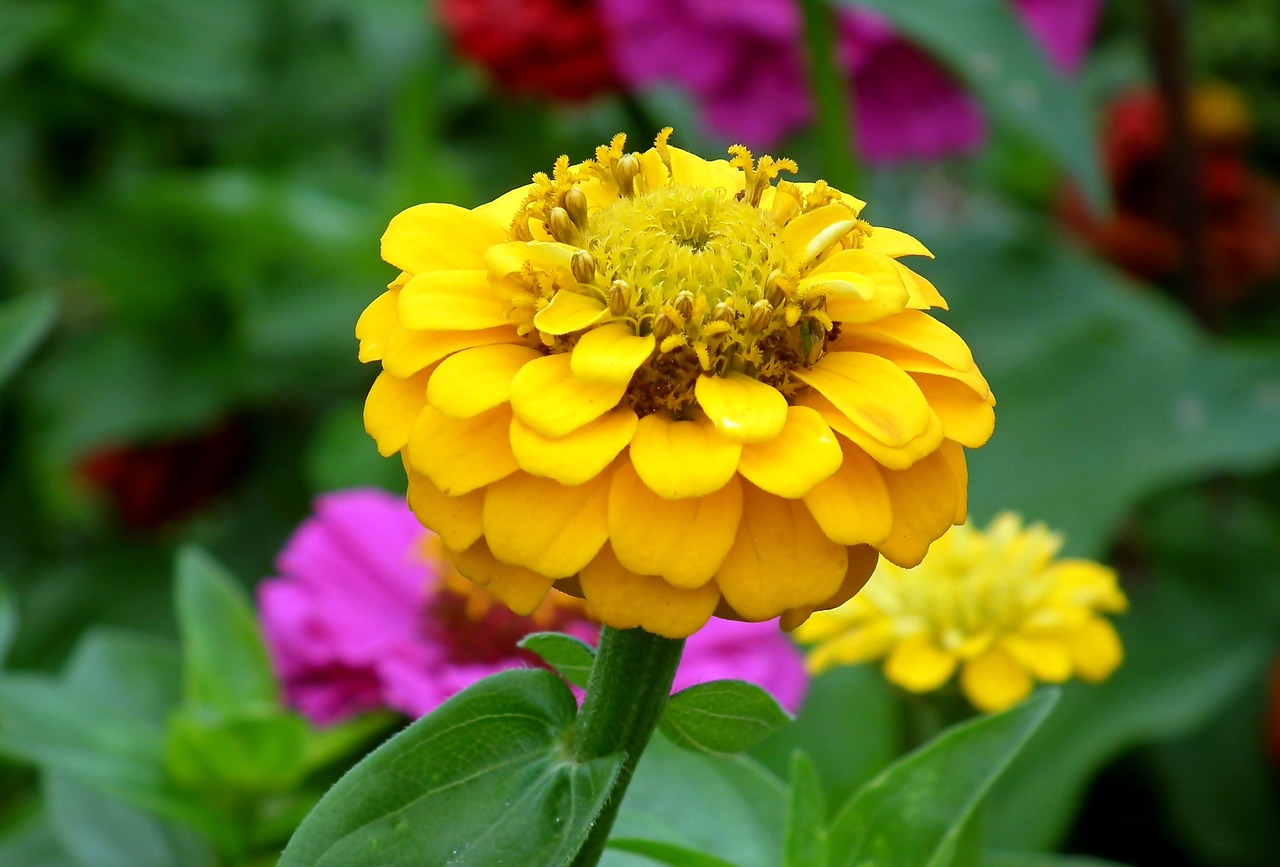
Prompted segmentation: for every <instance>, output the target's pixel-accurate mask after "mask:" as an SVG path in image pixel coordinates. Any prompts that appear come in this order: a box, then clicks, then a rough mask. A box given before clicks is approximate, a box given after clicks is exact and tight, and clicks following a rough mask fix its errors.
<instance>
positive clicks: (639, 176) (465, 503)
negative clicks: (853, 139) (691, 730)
mask: <svg viewBox="0 0 1280 867" xmlns="http://www.w3.org/2000/svg"><path fill="white" fill-rule="evenodd" d="M669 133H670V131H669V130H664V131H663V133H662V134H660V135H659V136H658V138H657V141H656V142H655V144H654V147H652V148H651V149H649V150H647V151H645V152H643V153H636V152H631V153H629V152H627V151H626V149H625V144H626V141H625V138H624V137H622V136H617V137H615V138H614V140H613V141H612V142H610V143H609V144H608V145H604V146H601V147H600V148H598V149H597V151H596V155H595V159H593V160H588V161H586V162H583V163H579V164H576V165H572V164H570V163H569V160H568V158H567V157H561V158H560V159H559V160H558V161H557V162H556V165H555V168H554V171H553V172H552V173H551V174H550V175H545V174H539V175H535V176H534V179H533V182H532V183H531V184H529V185H528V186H526V187H523V188H521V189H518V190H513V191H512V192H511V193H509V194H507V195H505V196H502V197H500V198H499V199H497V200H495V201H493V202H491V203H489V204H487V205H483V206H481V207H479V208H476V209H474V210H470V211H468V210H464V209H462V208H457V207H453V206H450V205H437V204H427V205H419V206H416V207H414V208H410V209H409V210H407V211H405V212H403V213H401V214H400V215H398V216H397V217H396V218H395V219H393V220H392V222H391V225H390V226H389V227H388V229H387V232H386V234H385V235H384V236H383V256H384V258H385V259H386V260H387V261H388V262H390V263H391V264H392V265H395V266H396V267H398V268H400V269H401V272H402V273H401V274H400V276H399V277H398V278H397V279H396V280H394V281H392V283H391V284H390V286H389V287H388V290H387V292H386V293H384V294H383V295H382V296H381V297H379V298H378V299H377V300H375V301H374V302H373V303H372V304H371V305H370V306H369V308H368V309H367V310H366V311H365V313H364V314H363V315H362V317H361V319H360V322H359V324H358V325H357V328H356V334H357V336H358V337H359V338H360V341H361V349H360V357H361V359H362V360H364V361H374V360H378V361H381V362H382V366H383V372H382V374H381V375H380V376H379V377H378V379H377V381H376V382H375V383H374V385H373V387H372V388H371V390H370V393H369V399H368V401H367V402H366V407H365V423H366V427H367V428H368V430H369V432H370V434H372V435H373V437H374V438H375V440H376V441H377V443H378V447H379V449H380V451H382V453H383V454H387V455H390V454H394V453H396V452H399V453H401V456H402V458H403V460H404V464H405V467H406V470H407V473H408V477H409V502H410V505H411V506H412V507H413V509H414V511H415V512H416V513H417V515H418V517H419V518H420V519H421V520H422V522H423V523H424V524H425V525H426V526H428V527H430V528H431V529H433V530H436V531H437V532H438V533H439V534H440V536H441V538H442V539H443V541H444V543H445V545H446V547H447V549H448V551H449V552H450V554H449V556H450V557H451V558H452V559H453V561H454V563H455V565H456V566H457V568H458V569H459V571H460V572H461V573H462V574H463V575H466V576H467V577H468V578H470V579H471V580H473V581H475V582H477V583H479V584H482V585H487V586H490V587H491V588H492V589H493V590H494V592H495V593H496V594H497V595H498V596H499V597H500V598H502V599H503V601H504V602H506V603H507V604H508V605H510V606H512V607H513V608H515V609H516V610H523V609H528V608H530V606H534V605H536V604H537V602H538V600H540V599H541V598H542V596H543V595H544V594H545V593H546V591H547V589H548V588H549V587H551V586H552V585H553V584H558V585H559V586H561V587H562V588H563V589H567V590H569V591H570V592H575V593H579V594H583V595H585V597H586V598H587V600H588V601H589V602H590V603H591V605H592V608H593V609H594V610H595V612H596V613H597V615H598V616H599V617H600V619H601V620H602V621H603V622H604V623H606V624H608V625H610V626H614V627H618V628H630V627H634V626H643V627H645V628H646V629H649V630H650V631H652V632H655V633H659V634H662V635H667V636H671V637H679V636H684V635H688V634H690V633H691V632H693V631H695V630H697V629H698V628H699V627H700V626H701V625H702V624H703V623H704V622H705V621H706V620H707V618H708V617H710V616H711V615H712V613H717V614H720V615H722V616H727V617H736V618H740V619H745V620H757V621H758V620H766V619H770V618H773V617H777V616H780V615H781V616H783V617H784V618H785V622H786V624H787V625H793V624H795V623H798V622H800V621H802V620H803V619H804V618H805V617H806V616H808V615H809V614H810V613H811V612H812V611H814V610H816V609H818V608H822V607H829V606H832V605H836V604H839V603H840V602H842V601H844V600H845V599H847V598H849V597H850V596H851V595H852V594H853V593H855V592H856V591H857V589H858V587H860V586H861V584H862V582H863V581H864V580H865V579H866V577H867V576H868V575H869V574H870V571H871V569H872V568H873V567H874V564H875V561H876V556H877V552H879V553H881V554H883V555H884V556H886V557H888V558H890V559H891V560H893V561H895V562H900V563H904V564H912V563H915V562H919V560H920V559H921V558H922V557H923V556H924V553H925V551H926V550H927V549H928V546H929V544H930V543H931V542H932V541H933V540H934V539H936V538H937V537H938V536H940V535H941V534H942V533H943V532H944V531H945V530H946V529H947V528H948V527H950V526H951V525H952V524H953V523H956V522H961V521H963V520H964V514H965V487H966V471H965V459H964V447H976V446H979V445H981V444H982V443H983V442H985V441H986V439H987V438H988V437H989V436H990V434H991V431H992V427H993V425H994V414H993V412H992V407H993V406H994V403H995V401H994V398H993V397H992V396H991V391H990V389H989V388H988V386H987V383H986V381H985V380H984V379H983V377H982V375H981V373H980V372H979V371H978V369H977V367H976V366H975V364H974V362H973V359H972V356H971V355H970V353H969V350H968V348H967V347H966V346H965V344H964V342H963V340H961V339H960V338H959V337H958V336H957V335H956V334H954V333H953V332H952V331H950V330H949V329H948V328H946V327H945V326H944V325H942V324H941V323H939V322H938V321H937V320H935V319H933V318H932V317H931V316H930V315H929V314H928V313H927V312H925V311H926V310H928V309H929V308H931V307H942V308H945V302H944V301H943V300H942V297H941V296H940V295H939V294H938V292H937V290H936V289H935V288H934V287H933V285H932V284H931V283H929V282H928V281H927V280H925V279H924V278H922V277H920V276H919V275H918V274H916V273H915V272H913V271H911V270H910V269H909V268H907V267H906V266H905V265H903V264H902V263H901V262H899V261H898V259H899V258H901V257H904V256H912V255H924V256H927V255H929V253H928V251H927V250H926V249H925V248H924V247H923V246H922V245H921V244H920V243H919V242H918V241H916V240H915V239H914V238H911V237H910V236H908V235H905V234H903V233H901V232H897V231H894V230H892V229H886V228H877V227H873V226H871V225H870V224H869V223H866V222H865V221H864V220H862V219H861V217H860V216H859V215H860V212H861V210H862V207H863V203H862V202H860V201H858V200H857V199H855V198H853V197H852V196H848V195H846V194H844V193H841V192H839V191H837V190H834V189H832V188H831V187H829V186H828V185H827V184H825V183H824V182H822V181H818V182H816V183H794V182H791V181H786V180H779V179H778V175H779V173H781V172H788V173H794V172H795V171H796V166H795V165H794V163H791V162H790V161H789V160H774V159H772V158H770V157H762V158H760V159H759V160H756V159H754V158H753V157H752V156H751V154H750V153H748V152H747V151H746V149H745V148H742V147H734V148H731V149H730V154H731V159H730V160H728V161H725V160H715V161H706V160H702V159H700V158H699V157H696V156H694V155H693V154H690V153H687V152H685V151H682V150H680V149H678V148H675V147H672V146H670V145H669V144H668V143H667V138H668V135H669Z"/></svg>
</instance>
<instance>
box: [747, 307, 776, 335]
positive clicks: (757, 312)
mask: <svg viewBox="0 0 1280 867" xmlns="http://www.w3.org/2000/svg"><path fill="white" fill-rule="evenodd" d="M772 321H773V305H772V304H770V303H769V302H768V301H757V302H756V303H755V304H752V305H751V313H750V314H748V315H747V329H748V330H749V331H754V332H756V333H757V334H759V333H761V332H763V331H764V330H765V329H767V328H768V327H769V323H770V322H772Z"/></svg>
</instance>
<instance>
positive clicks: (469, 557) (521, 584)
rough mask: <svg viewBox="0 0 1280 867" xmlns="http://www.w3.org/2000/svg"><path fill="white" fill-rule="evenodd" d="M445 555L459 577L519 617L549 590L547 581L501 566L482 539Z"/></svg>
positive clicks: (526, 612) (549, 583) (539, 603)
mask: <svg viewBox="0 0 1280 867" xmlns="http://www.w3.org/2000/svg"><path fill="white" fill-rule="evenodd" d="M447 553H448V557H449V561H450V562H451V563H453V567H454V568H455V569H457V570H458V573H459V574H460V575H462V576H463V577H464V578H467V579H469V580H470V581H472V582H474V583H476V584H479V585H480V586H481V587H485V588H487V589H488V590H489V592H491V593H492V594H493V595H494V596H497V597H498V598H499V599H500V600H502V604H504V605H506V606H507V607H508V608H510V609H511V610H512V611H514V612H515V613H516V614H519V615H521V616H524V617H527V616H529V615H530V614H532V613H533V612H534V609H536V608H537V607H538V606H539V605H541V604H542V600H543V599H544V598H545V597H546V595H547V591H548V590H550V589H551V584H552V580H551V579H550V578H548V577H547V576H545V575H539V574H538V573H537V572H533V571H531V570H529V569H524V568H522V567H520V566H511V565H508V564H506V563H503V562H502V561H500V560H498V559H497V558H496V557H494V556H493V554H492V553H490V551H489V548H488V546H487V545H485V542H484V540H483V539H481V540H480V541H479V542H476V543H475V544H474V545H472V546H471V547H470V548H468V549H466V550H465V551H448V552H447Z"/></svg>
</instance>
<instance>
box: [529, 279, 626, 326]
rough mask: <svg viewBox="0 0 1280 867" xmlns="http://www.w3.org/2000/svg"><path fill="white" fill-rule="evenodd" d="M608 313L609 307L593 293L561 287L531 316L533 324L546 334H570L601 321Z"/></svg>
mask: <svg viewBox="0 0 1280 867" xmlns="http://www.w3.org/2000/svg"><path fill="white" fill-rule="evenodd" d="M608 315H609V307H608V305H606V304H605V303H604V302H603V301H601V300H600V299H599V298H597V297H595V296H594V295H586V294H579V293H577V292H569V291H566V290H564V289H561V290H560V291H559V292H557V293H556V294H555V296H554V297H552V299H551V303H550V304H548V305H547V306H546V307H543V308H542V309H541V310H539V311H538V312H537V314H536V315H535V316H534V317H533V324H534V326H536V327H537V329H538V330H539V331H542V332H544V333H546V334H554V335H560V334H572V333H573V332H575V331H581V330H582V329H584V328H590V327H591V326H592V325H595V324H596V323H598V322H600V321H602V320H603V319H604V318H605V317H607V316H608Z"/></svg>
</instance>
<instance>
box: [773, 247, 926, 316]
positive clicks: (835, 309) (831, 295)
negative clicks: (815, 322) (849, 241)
mask: <svg viewBox="0 0 1280 867" xmlns="http://www.w3.org/2000/svg"><path fill="white" fill-rule="evenodd" d="M896 266H897V263H896V262H894V261H893V260H892V259H890V258H888V257H887V256H882V255H880V254H879V253H872V252H868V251H867V250H862V249H855V250H843V251H841V252H839V253H836V254H835V255H834V256H832V257H831V258H829V259H827V260H825V261H824V262H823V263H822V264H821V265H818V266H817V267H816V268H814V269H813V270H812V271H810V272H809V275H808V276H806V277H805V278H804V279H803V280H801V281H800V284H799V290H800V291H801V293H804V294H808V293H812V292H821V293H823V294H825V295H826V296H827V304H826V310H827V314H828V315H829V316H830V317H831V318H832V319H834V320H836V321H837V322H872V321H875V320H877V319H883V318H885V317H886V316H892V315H894V314H895V313H899V312H901V311H902V310H904V309H905V308H906V306H907V302H908V300H910V296H909V295H908V293H907V287H906V286H905V285H904V284H903V282H902V277H901V276H899V273H898V269H897V267H896Z"/></svg>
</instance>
